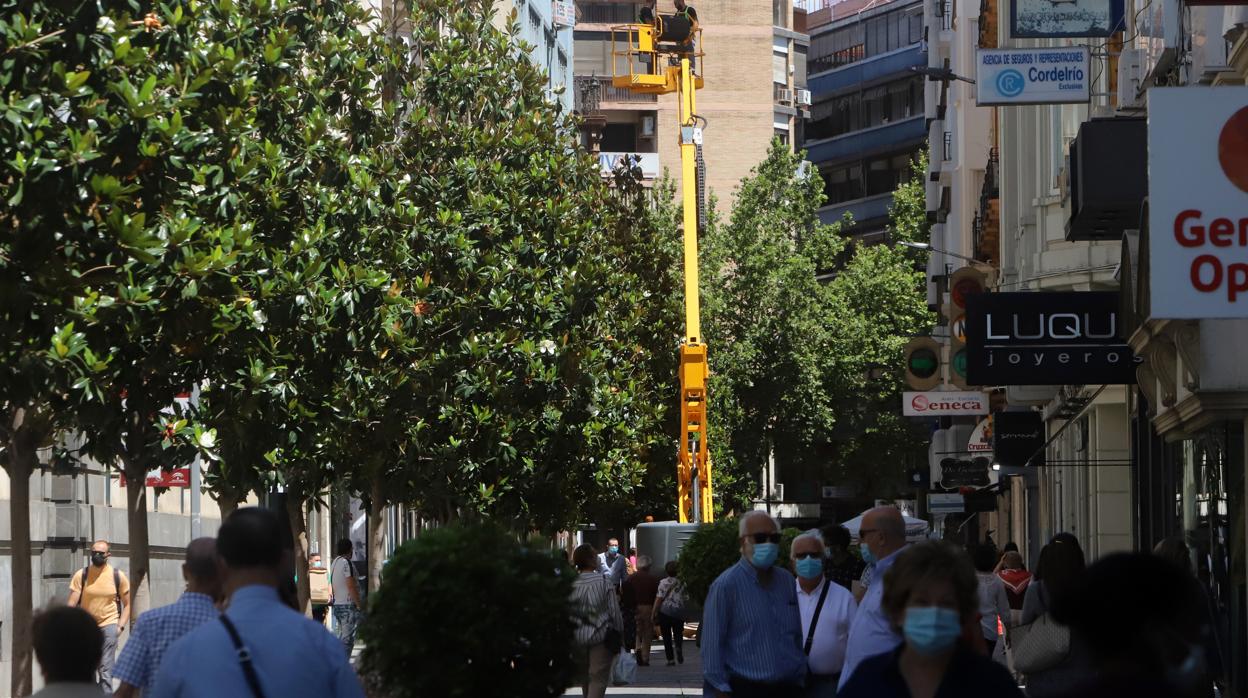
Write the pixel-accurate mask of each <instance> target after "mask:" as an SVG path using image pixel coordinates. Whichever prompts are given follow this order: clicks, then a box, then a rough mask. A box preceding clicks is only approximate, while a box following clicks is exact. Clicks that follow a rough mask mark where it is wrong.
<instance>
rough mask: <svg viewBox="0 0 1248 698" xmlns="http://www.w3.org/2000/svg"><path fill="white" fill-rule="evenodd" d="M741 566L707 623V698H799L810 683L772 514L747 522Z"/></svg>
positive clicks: (718, 590) (711, 596) (723, 584)
mask: <svg viewBox="0 0 1248 698" xmlns="http://www.w3.org/2000/svg"><path fill="white" fill-rule="evenodd" d="M737 531H738V533H739V535H740V542H741V559H740V560H739V561H738V562H737V564H735V565H733V566H732V567H730V568H728V569H727V570H726V571H725V572H724V573H723V574H721V575H719V578H718V579H716V580H715V582H714V583H713V584H711V590H710V593H708V594H707V596H706V605H705V607H704V609H703V616H702V675H703V679H704V681H705V686H704V688H705V692H706V695H707V696H712V697H715V698H719V697H721V696H731V697H732V698H751V697H754V696H757V697H758V698H768V697H770V696H785V695H796V693H797V692H798V691H799V690H800V689H801V686H802V682H803V680H804V678H805V676H806V655H805V654H804V653H803V652H802V636H801V634H802V620H801V616H800V615H799V613H798V609H797V592H796V589H797V586H796V583H795V582H794V580H793V575H791V574H789V572H788V571H787V570H785V569H783V568H779V567H776V566H775V563H776V558H777V556H778V555H779V551H780V527H779V526H778V525H777V524H776V521H775V519H773V518H771V516H770V515H768V514H767V513H766V512H762V511H751V512H748V513H746V514H745V516H742V517H741V520H740V522H739V523H738V528H737Z"/></svg>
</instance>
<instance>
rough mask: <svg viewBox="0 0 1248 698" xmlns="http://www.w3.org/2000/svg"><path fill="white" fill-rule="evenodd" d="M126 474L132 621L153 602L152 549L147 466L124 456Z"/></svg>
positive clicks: (124, 471)
mask: <svg viewBox="0 0 1248 698" xmlns="http://www.w3.org/2000/svg"><path fill="white" fill-rule="evenodd" d="M122 463H123V466H124V467H123V470H122V472H123V473H124V474H125V476H126V524H127V526H128V528H129V534H130V574H129V576H130V622H131V623H133V622H134V620H135V619H136V618H138V617H139V614H140V613H142V612H143V611H146V610H147V609H148V606H150V605H151V580H150V579H148V577H149V573H148V572H149V569H150V565H151V549H150V547H149V546H148V541H147V486H146V483H147V468H146V467H144V466H145V464H144V463H142V462H136V461H135V460H131V459H130V458H123V459H122Z"/></svg>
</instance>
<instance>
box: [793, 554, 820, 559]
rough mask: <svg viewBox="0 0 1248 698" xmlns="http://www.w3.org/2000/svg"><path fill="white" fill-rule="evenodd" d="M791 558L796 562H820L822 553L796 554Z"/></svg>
mask: <svg viewBox="0 0 1248 698" xmlns="http://www.w3.org/2000/svg"><path fill="white" fill-rule="evenodd" d="M793 558H794V559H796V560H806V559H811V560H822V559H823V554H822V553H797V554H796V555H794V556H793Z"/></svg>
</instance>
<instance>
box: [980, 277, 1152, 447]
mask: <svg viewBox="0 0 1248 698" xmlns="http://www.w3.org/2000/svg"><path fill="white" fill-rule="evenodd" d="M1154 292H1155V291H1154ZM1118 312H1119V307H1118V294H1117V293H1113V292H1099V291H1087V292H1061V293H981V294H979V295H978V296H975V297H974V298H972V299H971V300H970V302H969V304H968V305H967V310H966V317H967V323H966V335H967V336H966V348H967V379H968V380H969V381H971V382H972V383H974V384H975V385H1084V384H1097V385H1100V384H1103V383H1109V384H1130V383H1134V382H1135V364H1136V360H1135V355H1134V354H1133V353H1132V351H1131V348H1130V347H1129V346H1127V345H1126V344H1125V343H1124V342H1123V341H1122V339H1120V337H1119V328H1120V326H1121V325H1120V323H1119V322H1118ZM998 428H999V427H998Z"/></svg>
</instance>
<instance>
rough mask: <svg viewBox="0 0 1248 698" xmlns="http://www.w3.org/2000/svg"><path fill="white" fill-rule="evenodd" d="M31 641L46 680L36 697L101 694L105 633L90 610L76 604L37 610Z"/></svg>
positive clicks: (71, 697)
mask: <svg viewBox="0 0 1248 698" xmlns="http://www.w3.org/2000/svg"><path fill="white" fill-rule="evenodd" d="M31 641H32V644H33V646H34V650H35V659H38V660H39V669H40V670H41V671H42V673H43V683H44V687H43V688H42V689H41V690H40V691H39V692H37V693H35V694H34V698H99V696H100V684H99V680H98V679H99V666H100V657H101V655H103V653H104V633H103V632H102V631H101V630H100V626H99V624H97V623H96V621H95V618H93V617H92V616H91V614H90V613H87V612H86V611H84V610H82V609H81V608H76V607H74V606H57V607H55V608H50V609H48V610H46V611H41V612H39V613H36V614H35V618H34V622H33V623H32V625H31Z"/></svg>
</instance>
